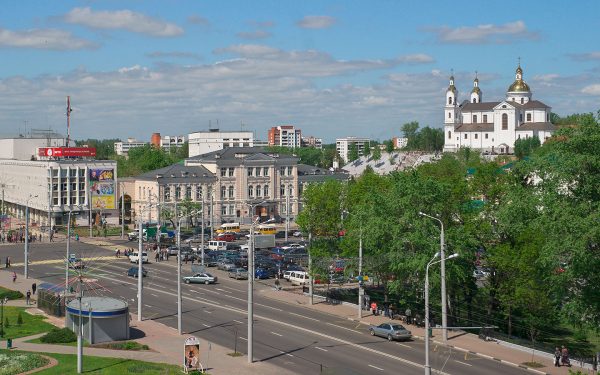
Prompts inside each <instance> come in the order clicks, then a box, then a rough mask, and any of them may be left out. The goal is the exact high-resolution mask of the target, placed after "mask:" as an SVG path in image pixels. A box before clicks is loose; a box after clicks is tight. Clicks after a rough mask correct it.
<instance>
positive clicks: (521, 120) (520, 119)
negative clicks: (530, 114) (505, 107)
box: [519, 113, 523, 123]
mask: <svg viewBox="0 0 600 375" xmlns="http://www.w3.org/2000/svg"><path fill="white" fill-rule="evenodd" d="M522 122H523V114H522V113H519V123H522Z"/></svg>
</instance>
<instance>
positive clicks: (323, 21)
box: [296, 16, 335, 29]
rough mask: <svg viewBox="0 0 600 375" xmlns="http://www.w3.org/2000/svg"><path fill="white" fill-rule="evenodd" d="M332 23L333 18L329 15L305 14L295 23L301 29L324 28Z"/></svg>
mask: <svg viewBox="0 0 600 375" xmlns="http://www.w3.org/2000/svg"><path fill="white" fill-rule="evenodd" d="M334 23H335V18H333V17H330V16H305V17H304V18H302V19H301V20H300V21H298V22H297V23H296V25H298V27H301V28H303V29H326V28H328V27H331V26H333V24H334Z"/></svg>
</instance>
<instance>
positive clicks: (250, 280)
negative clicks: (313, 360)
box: [248, 201, 267, 363]
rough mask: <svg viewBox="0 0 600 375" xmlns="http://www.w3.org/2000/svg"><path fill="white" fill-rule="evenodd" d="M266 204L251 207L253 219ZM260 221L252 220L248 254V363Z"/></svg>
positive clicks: (251, 347) (251, 335)
mask: <svg viewBox="0 0 600 375" xmlns="http://www.w3.org/2000/svg"><path fill="white" fill-rule="evenodd" d="M264 203H267V201H262V202H260V203H256V204H250V205H249V206H250V215H251V216H250V217H251V218H253V217H254V208H255V207H256V206H260V205H262V204H264ZM259 219H260V218H259ZM259 219H257V220H252V222H251V224H250V247H249V251H250V253H249V254H248V363H252V362H254V353H253V352H254V342H253V340H254V301H253V299H254V275H255V273H254V227H255V226H256V224H258V222H259Z"/></svg>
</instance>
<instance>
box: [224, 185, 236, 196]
mask: <svg viewBox="0 0 600 375" xmlns="http://www.w3.org/2000/svg"><path fill="white" fill-rule="evenodd" d="M227 198H229V199H233V198H235V189H234V187H233V185H231V186H229V187H227V186H221V199H227Z"/></svg>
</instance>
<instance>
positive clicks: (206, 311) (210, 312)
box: [204, 310, 212, 314]
mask: <svg viewBox="0 0 600 375" xmlns="http://www.w3.org/2000/svg"><path fill="white" fill-rule="evenodd" d="M204 312H205V313H207V314H212V311H208V310H204Z"/></svg>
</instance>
